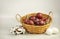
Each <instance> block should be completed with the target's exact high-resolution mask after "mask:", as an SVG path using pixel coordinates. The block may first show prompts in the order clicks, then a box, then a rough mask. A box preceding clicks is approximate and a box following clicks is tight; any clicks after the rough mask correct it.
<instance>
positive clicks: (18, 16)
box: [16, 14, 21, 22]
mask: <svg viewBox="0 0 60 39" xmlns="http://www.w3.org/2000/svg"><path fill="white" fill-rule="evenodd" d="M20 18H21V16H20V15H19V14H16V19H17V21H18V22H20Z"/></svg>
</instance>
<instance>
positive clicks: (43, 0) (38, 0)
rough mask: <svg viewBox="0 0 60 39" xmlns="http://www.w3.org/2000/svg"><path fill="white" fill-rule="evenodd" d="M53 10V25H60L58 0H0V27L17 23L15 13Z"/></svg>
mask: <svg viewBox="0 0 60 39" xmlns="http://www.w3.org/2000/svg"><path fill="white" fill-rule="evenodd" d="M49 11H53V14H54V15H53V16H54V19H53V20H54V24H53V25H54V26H58V27H59V25H60V22H59V20H60V17H59V15H60V0H0V27H2V26H5V27H6V26H10V25H11V24H12V25H16V24H18V22H17V21H16V19H15V15H16V14H17V13H19V14H20V15H21V16H23V15H25V14H27V13H30V12H43V13H47V14H48V12H49Z"/></svg>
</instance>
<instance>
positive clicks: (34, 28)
mask: <svg viewBox="0 0 60 39" xmlns="http://www.w3.org/2000/svg"><path fill="white" fill-rule="evenodd" d="M32 15H36V13H32V14H27V15H25V16H23V17H21V19H20V21H21V23H22V26H23V27H24V28H25V30H26V31H27V32H29V33H32V34H42V33H44V32H45V31H46V30H47V28H49V26H50V24H51V22H52V18H51V16H49V15H47V14H43V16H46V17H48V16H49V18H50V21H49V23H47V24H45V25H29V24H25V23H24V22H23V19H25V18H26V16H28V17H29V16H32Z"/></svg>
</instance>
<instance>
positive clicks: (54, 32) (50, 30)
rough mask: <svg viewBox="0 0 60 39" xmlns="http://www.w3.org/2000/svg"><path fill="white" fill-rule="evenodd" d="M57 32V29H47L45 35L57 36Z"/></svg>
mask: <svg viewBox="0 0 60 39" xmlns="http://www.w3.org/2000/svg"><path fill="white" fill-rule="evenodd" d="M58 32H59V30H58V28H56V27H52V28H48V29H47V30H46V32H45V33H46V34H48V35H52V34H57V33H58Z"/></svg>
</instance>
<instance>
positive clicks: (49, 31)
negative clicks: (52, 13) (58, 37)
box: [45, 28, 53, 35]
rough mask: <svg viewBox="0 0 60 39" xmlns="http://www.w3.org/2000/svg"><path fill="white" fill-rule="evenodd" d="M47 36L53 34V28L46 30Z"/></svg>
mask: <svg viewBox="0 0 60 39" xmlns="http://www.w3.org/2000/svg"><path fill="white" fill-rule="evenodd" d="M45 33H46V34H48V35H51V34H52V33H53V31H52V29H51V28H49V29H47V30H46V32H45Z"/></svg>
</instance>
